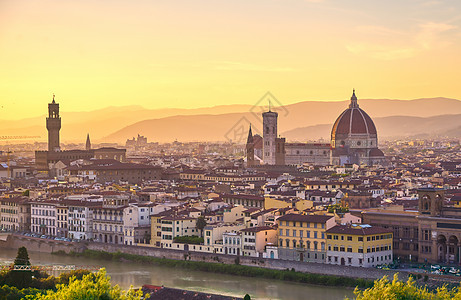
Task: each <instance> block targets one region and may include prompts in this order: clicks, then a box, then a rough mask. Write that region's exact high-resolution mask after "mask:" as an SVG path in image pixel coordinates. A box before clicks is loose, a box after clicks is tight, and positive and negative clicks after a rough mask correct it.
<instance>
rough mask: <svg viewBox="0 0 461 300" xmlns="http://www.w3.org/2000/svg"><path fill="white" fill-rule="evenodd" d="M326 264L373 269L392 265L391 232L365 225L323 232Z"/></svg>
mask: <svg viewBox="0 0 461 300" xmlns="http://www.w3.org/2000/svg"><path fill="white" fill-rule="evenodd" d="M326 235H327V260H326V263H328V264H334V265H346V266H354V267H375V266H377V265H382V264H389V263H392V259H393V256H392V229H385V228H382V227H377V226H370V225H366V224H357V225H337V226H334V227H332V228H330V229H328V230H327V231H326Z"/></svg>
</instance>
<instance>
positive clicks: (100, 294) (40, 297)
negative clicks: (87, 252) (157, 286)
mask: <svg viewBox="0 0 461 300" xmlns="http://www.w3.org/2000/svg"><path fill="white" fill-rule="evenodd" d="M142 297H143V293H142V291H141V290H138V291H135V290H134V289H132V287H130V289H129V290H128V291H126V292H125V291H122V290H121V289H120V287H119V286H118V285H116V286H114V287H112V286H111V283H110V277H109V276H107V274H106V270H105V269H101V270H99V271H98V272H97V273H88V274H86V275H83V277H82V279H77V278H76V277H71V278H70V279H69V284H59V285H58V286H57V290H56V291H53V290H48V291H47V292H46V293H40V294H36V295H32V296H27V297H26V298H25V299H36V300H55V299H113V300H135V299H142Z"/></svg>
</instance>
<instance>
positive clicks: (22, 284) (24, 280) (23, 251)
mask: <svg viewBox="0 0 461 300" xmlns="http://www.w3.org/2000/svg"><path fill="white" fill-rule="evenodd" d="M14 265H15V266H30V261H29V254H28V253H27V248H26V247H21V248H19V249H18V255H17V256H16V259H15V260H14ZM9 275H10V276H9V279H8V280H7V282H8V284H9V285H11V286H15V287H17V288H19V289H22V288H27V287H30V284H31V282H32V271H31V270H12V271H11V272H10V274H9Z"/></svg>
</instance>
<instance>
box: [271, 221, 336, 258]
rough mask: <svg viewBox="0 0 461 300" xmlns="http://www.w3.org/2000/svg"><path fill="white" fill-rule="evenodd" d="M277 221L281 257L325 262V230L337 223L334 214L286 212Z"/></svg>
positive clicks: (279, 256) (279, 254)
mask: <svg viewBox="0 0 461 300" xmlns="http://www.w3.org/2000/svg"><path fill="white" fill-rule="evenodd" d="M277 223H278V249H277V250H278V258H279V259H284V260H296V261H310V262H319V263H323V262H325V259H326V234H325V232H326V231H327V230H328V229H330V228H331V227H333V226H335V225H336V223H335V217H334V216H322V215H301V214H286V215H284V216H282V217H280V218H278V219H277Z"/></svg>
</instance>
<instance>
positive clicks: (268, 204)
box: [264, 196, 293, 209]
mask: <svg viewBox="0 0 461 300" xmlns="http://www.w3.org/2000/svg"><path fill="white" fill-rule="evenodd" d="M285 207H293V201H292V200H291V199H286V198H277V199H276V198H272V197H269V196H266V197H264V209H270V208H285Z"/></svg>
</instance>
